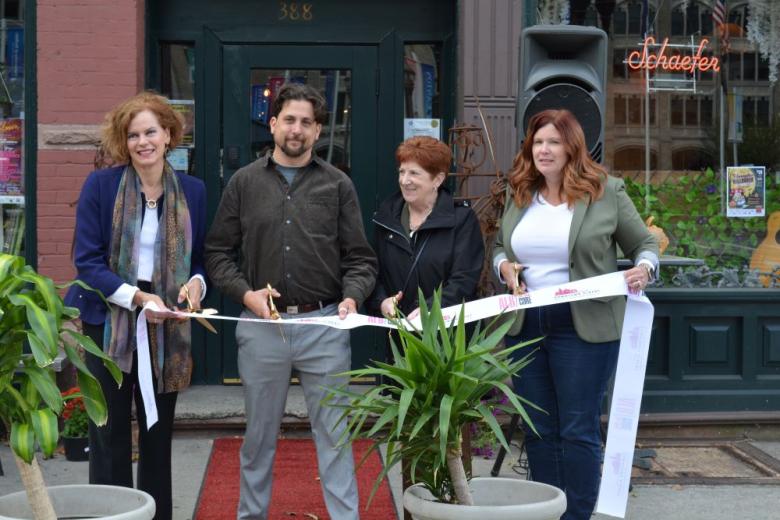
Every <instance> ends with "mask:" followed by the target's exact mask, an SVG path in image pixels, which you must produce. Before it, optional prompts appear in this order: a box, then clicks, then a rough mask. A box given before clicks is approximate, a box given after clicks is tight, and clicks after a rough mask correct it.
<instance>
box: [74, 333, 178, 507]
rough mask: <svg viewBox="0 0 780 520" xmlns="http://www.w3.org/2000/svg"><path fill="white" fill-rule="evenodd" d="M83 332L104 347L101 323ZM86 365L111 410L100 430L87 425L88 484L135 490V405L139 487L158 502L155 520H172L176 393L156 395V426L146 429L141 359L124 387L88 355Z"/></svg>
mask: <svg viewBox="0 0 780 520" xmlns="http://www.w3.org/2000/svg"><path fill="white" fill-rule="evenodd" d="M84 333H85V334H86V335H87V336H89V337H90V338H92V340H93V341H94V342H95V343H96V344H97V345H98V346H99V347H102V345H103V325H90V324H89V323H84ZM87 367H88V368H89V370H90V371H91V372H92V374H94V375H95V377H96V378H97V379H98V381H99V382H100V386H101V387H102V388H103V394H104V395H105V396H106V404H107V406H108V422H107V423H106V424H105V426H101V427H98V426H96V425H95V423H93V422H92V421H90V422H89V483H90V484H111V485H115V486H125V487H133V461H132V435H131V429H130V416H131V413H132V412H131V407H132V402H133V400H135V407H136V410H137V416H138V417H137V418H138V489H140V490H142V491H146V492H147V493H149V494H150V495H152V497H153V498H154V501H155V503H156V507H157V513H156V514H155V515H154V518H155V520H170V519H171V516H172V514H173V504H172V499H171V437H172V434H173V415H174V410H175V408H176V397H177V395H178V393H177V392H171V393H167V394H158V393H156V386H157V385H156V383H155V400H156V402H157V413H158V416H159V419H158V422H157V423H156V424H155V425H154V426H152V428H151V430H149V431H147V429H146V416H145V414H144V411H143V410H144V405H143V400H142V398H141V389H140V387H139V385H138V358H137V355H136V353H135V352H134V353H133V368H132V372H131V373H129V374H124V380H123V382H122V386H121V388H117V384H116V381H114V379H113V378H112V377H111V374H109V372H108V370H106V368H105V367H104V366H103V362H102V361H101V360H100V359H99V358H98V357H96V356H93V355H92V354H89V353H88V354H87Z"/></svg>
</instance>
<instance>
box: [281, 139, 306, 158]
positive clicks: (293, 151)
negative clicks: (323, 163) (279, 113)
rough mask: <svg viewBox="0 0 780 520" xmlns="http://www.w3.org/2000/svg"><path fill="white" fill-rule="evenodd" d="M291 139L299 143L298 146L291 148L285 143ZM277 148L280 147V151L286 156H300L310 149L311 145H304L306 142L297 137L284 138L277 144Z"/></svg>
mask: <svg viewBox="0 0 780 520" xmlns="http://www.w3.org/2000/svg"><path fill="white" fill-rule="evenodd" d="M291 141H292V142H298V143H300V147H298V148H291V147H290V146H288V145H287V143H288V142H291ZM279 148H281V149H282V151H283V152H284V154H285V155H286V156H287V157H300V156H302V155H304V154H305V153H306V152H308V151H309V150H310V149H311V147H308V146H306V143H305V142H304V141H299V140H297V139H285V140H284V142H283V143H282V144H281V145H280V146H279Z"/></svg>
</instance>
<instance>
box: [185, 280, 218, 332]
mask: <svg viewBox="0 0 780 520" xmlns="http://www.w3.org/2000/svg"><path fill="white" fill-rule="evenodd" d="M182 287H183V288H184V299H185V300H187V312H190V313H194V314H216V311H214V309H195V308H194V307H193V305H192V300H190V290H189V288H188V287H187V284H184V285H183V286H182ZM195 319H196V320H198V323H200V324H201V325H203V326H204V327H206V329H207V330H209V331H210V332H213V333H214V334H217V329H215V328H214V325H212V324H211V323H209V320H207V319H206V318H200V317H198V316H196V317H195Z"/></svg>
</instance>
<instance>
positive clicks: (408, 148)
mask: <svg viewBox="0 0 780 520" xmlns="http://www.w3.org/2000/svg"><path fill="white" fill-rule="evenodd" d="M395 160H396V163H397V164H398V165H400V164H401V163H402V162H407V161H414V162H416V163H417V164H419V165H420V166H421V167H422V168H423V170H425V171H426V172H428V175H430V176H431V177H436V175H438V174H439V173H444V176H445V178H446V176H447V174H448V173H449V171H450V164H452V152H451V151H450V147H449V146H447V145H446V144H444V143H443V142H441V141H439V140H438V139H435V138H433V137H428V136H416V137H410V138H409V139H407V140H406V141H404V142H402V143H401V144H399V145H398V148H397V149H396V151H395Z"/></svg>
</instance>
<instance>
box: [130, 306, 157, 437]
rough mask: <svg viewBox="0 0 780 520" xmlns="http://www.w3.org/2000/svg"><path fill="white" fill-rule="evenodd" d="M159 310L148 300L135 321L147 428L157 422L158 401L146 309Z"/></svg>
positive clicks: (139, 379)
mask: <svg viewBox="0 0 780 520" xmlns="http://www.w3.org/2000/svg"><path fill="white" fill-rule="evenodd" d="M147 310H152V311H157V310H159V309H158V308H157V305H155V304H154V303H152V302H148V303H147V304H146V305H145V306H144V308H143V309H141V312H139V313H138V319H137V320H136V322H135V345H136V349H137V350H138V386H139V387H140V388H141V397H142V398H143V401H144V413H145V414H146V430H147V431H149V429H150V428H151V427H152V426H154V425H155V423H157V402H156V401H155V400H154V385H153V384H152V360H151V359H150V352H151V350H150V349H149V334H148V333H147V330H148V329H147V327H146V311H147Z"/></svg>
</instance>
